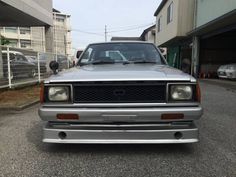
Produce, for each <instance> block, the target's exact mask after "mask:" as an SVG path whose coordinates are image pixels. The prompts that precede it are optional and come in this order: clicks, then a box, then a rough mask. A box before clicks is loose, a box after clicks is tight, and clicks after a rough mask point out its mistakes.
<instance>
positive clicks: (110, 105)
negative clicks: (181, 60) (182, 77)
mask: <svg viewBox="0 0 236 177" xmlns="http://www.w3.org/2000/svg"><path fill="white" fill-rule="evenodd" d="M185 106H186V107H198V106H200V103H197V102H191V103H190V102H189V103H91V104H69V105H68V104H62V103H53V104H52V103H51V104H50V103H44V104H43V105H42V107H45V108H46V107H48V108H83V107H84V108H85V107H86V108H95V107H96V108H102V107H119V108H121V107H122V108H125V107H185Z"/></svg>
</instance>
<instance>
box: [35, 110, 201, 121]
mask: <svg viewBox="0 0 236 177" xmlns="http://www.w3.org/2000/svg"><path fill="white" fill-rule="evenodd" d="M175 113H180V114H183V115H184V119H183V120H181V121H194V120H198V119H199V118H200V117H201V116H202V114H203V109H202V107H201V106H197V107H153V108H53V107H41V108H40V109H39V116H40V117H41V119H42V120H43V121H57V122H58V121H59V120H58V119H57V114H77V115H79V120H75V121H69V122H80V123H104V122H106V123H110V122H133V123H135V122H138V123H140V122H166V121H165V120H162V119H161V116H162V114H175ZM168 121H169V122H170V121H171V120H168ZM175 121H176V120H175Z"/></svg>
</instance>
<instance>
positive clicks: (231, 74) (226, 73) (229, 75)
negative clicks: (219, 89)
mask: <svg viewBox="0 0 236 177" xmlns="http://www.w3.org/2000/svg"><path fill="white" fill-rule="evenodd" d="M217 74H218V77H219V78H224V79H236V63H233V64H228V65H222V66H220V67H219V69H218V70H217Z"/></svg>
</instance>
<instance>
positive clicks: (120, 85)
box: [74, 82, 166, 103]
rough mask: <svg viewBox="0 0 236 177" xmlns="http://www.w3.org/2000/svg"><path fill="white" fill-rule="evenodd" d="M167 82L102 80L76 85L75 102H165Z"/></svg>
mask: <svg viewBox="0 0 236 177" xmlns="http://www.w3.org/2000/svg"><path fill="white" fill-rule="evenodd" d="M164 102H166V83H163V82H161V83H160V82H113V83H111V82H107V83H106V82H102V83H79V84H75V85H74V103H164Z"/></svg>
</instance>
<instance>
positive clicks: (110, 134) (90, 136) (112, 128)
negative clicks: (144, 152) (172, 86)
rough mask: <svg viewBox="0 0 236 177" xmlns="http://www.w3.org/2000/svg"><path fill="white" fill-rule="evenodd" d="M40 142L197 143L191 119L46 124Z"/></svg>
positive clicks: (195, 129)
mask: <svg viewBox="0 0 236 177" xmlns="http://www.w3.org/2000/svg"><path fill="white" fill-rule="evenodd" d="M43 130H44V136H43V142H45V143H69V144H73V143H76V144H170V143H195V142H198V129H197V128H196V126H195V125H194V123H193V122H178V123H156V124H76V123H73V124H69V123H66V124H65V123H47V124H46V125H45V127H44V129H43Z"/></svg>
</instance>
